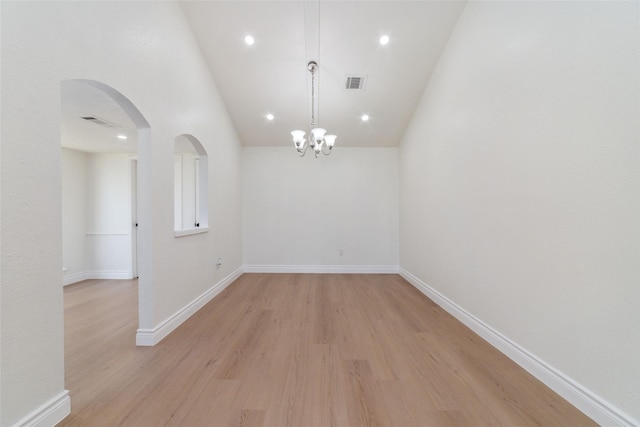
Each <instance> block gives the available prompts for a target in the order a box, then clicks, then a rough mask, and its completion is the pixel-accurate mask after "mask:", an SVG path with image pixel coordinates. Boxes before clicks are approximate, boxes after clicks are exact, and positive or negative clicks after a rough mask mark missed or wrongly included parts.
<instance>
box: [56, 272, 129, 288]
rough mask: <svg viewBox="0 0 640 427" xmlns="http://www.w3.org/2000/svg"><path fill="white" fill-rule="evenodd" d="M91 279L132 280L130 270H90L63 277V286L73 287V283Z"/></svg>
mask: <svg viewBox="0 0 640 427" xmlns="http://www.w3.org/2000/svg"><path fill="white" fill-rule="evenodd" d="M90 279H102V280H107V279H112V280H127V279H131V271H130V270H89V271H82V272H80V273H73V274H68V275H65V276H63V278H62V284H63V285H64V286H67V285H71V284H72V283H77V282H82V281H83V280H90Z"/></svg>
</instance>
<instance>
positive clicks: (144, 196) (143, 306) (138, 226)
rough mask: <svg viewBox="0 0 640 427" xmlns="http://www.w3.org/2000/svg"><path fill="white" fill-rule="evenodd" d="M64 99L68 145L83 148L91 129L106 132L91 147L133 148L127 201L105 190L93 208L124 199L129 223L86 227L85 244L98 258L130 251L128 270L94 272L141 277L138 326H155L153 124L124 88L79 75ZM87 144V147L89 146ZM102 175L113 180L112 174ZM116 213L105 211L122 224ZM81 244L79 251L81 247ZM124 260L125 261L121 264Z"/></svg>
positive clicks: (111, 206)
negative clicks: (106, 229)
mask: <svg viewBox="0 0 640 427" xmlns="http://www.w3.org/2000/svg"><path fill="white" fill-rule="evenodd" d="M61 99H62V119H61V133H62V136H63V140H64V139H65V137H69V135H73V138H71V137H69V139H73V142H68V143H67V144H66V145H67V146H68V148H71V149H72V148H74V147H75V148H77V149H80V150H82V147H83V145H82V144H86V141H83V139H84V138H85V135H84V134H83V132H84V131H86V130H87V129H89V131H90V132H92V135H93V136H94V137H95V135H100V137H99V138H94V139H93V140H92V144H93V147H92V149H91V150H90V151H94V152H103V153H104V152H108V153H127V155H128V157H129V158H128V163H127V165H126V166H125V167H126V168H128V171H127V174H126V175H127V179H128V183H127V184H128V185H129V194H128V196H127V197H128V200H127V202H126V203H125V202H123V199H122V197H120V198H117V197H115V198H114V197H113V195H112V194H110V193H113V191H111V190H108V191H103V192H101V193H108V194H107V195H105V194H101V197H102V199H101V200H100V201H97V202H96V201H93V202H94V203H93V205H92V208H91V209H94V210H96V211H97V210H99V207H100V206H102V207H104V206H107V207H108V208H109V209H111V210H112V211H115V210H117V209H118V208H119V209H120V210H121V211H122V209H123V206H122V204H125V205H126V208H124V209H126V210H127V211H128V218H127V219H126V226H123V222H122V221H120V222H119V225H118V226H115V227H116V231H118V232H103V230H101V229H100V228H98V229H95V230H93V229H91V230H87V231H85V232H84V234H85V237H86V239H85V240H86V241H91V242H90V243H88V245H90V246H91V247H88V248H87V247H86V248H84V249H85V251H86V252H87V253H89V254H90V255H92V256H94V257H95V258H96V259H97V257H98V256H99V255H100V254H99V252H100V251H103V252H105V251H106V252H111V253H112V254H116V255H117V256H120V258H119V259H116V260H114V259H109V260H108V261H109V262H112V264H114V265H120V266H122V265H123V263H124V262H125V261H124V259H123V255H122V254H123V253H124V254H128V256H127V255H124V258H127V260H126V262H127V268H126V269H123V268H119V269H118V268H115V269H113V268H112V269H110V270H109V269H106V270H105V269H103V270H101V269H100V268H97V269H94V270H90V272H89V274H94V275H96V274H98V275H100V274H103V275H107V276H108V274H112V275H113V274H116V275H117V274H118V272H119V274H121V275H124V274H126V275H127V276H129V277H138V278H139V281H138V328H139V329H145V328H151V327H152V298H153V289H152V277H151V272H152V269H151V221H150V218H151V215H150V206H151V178H150V177H151V173H150V166H149V162H150V148H149V147H150V143H151V141H150V137H151V133H150V127H149V123H148V122H147V120H146V119H145V118H144V116H143V115H142V113H141V112H140V111H139V110H138V109H137V107H136V106H135V105H134V104H133V103H132V102H131V101H130V100H129V99H128V98H127V97H125V96H124V95H123V94H122V93H120V92H119V91H117V90H116V89H114V88H112V87H111V86H108V85H106V84H104V83H101V82H98V81H95V80H84V79H73V80H65V81H63V82H61ZM83 129H84V131H83ZM109 137H111V140H109ZM119 138H122V139H119ZM125 138H126V139H125ZM64 145H65V144H64V143H63V146H64ZM84 147H85V150H86V145H85V146H84ZM107 163H108V162H107ZM110 167H111V169H110V170H111V172H109V173H110V174H111V176H119V179H121V178H122V176H121V175H122V174H118V172H117V171H114V169H113V165H111V166H110ZM117 167H120V170H121V171H122V164H121V163H120V166H117ZM117 167H116V169H117ZM109 173H107V175H108V174H109ZM102 178H103V179H104V180H109V176H107V177H106V178H105V177H102ZM96 179H98V178H96ZM63 193H64V192H63ZM109 196H111V198H109ZM120 196H121V195H120ZM95 197H97V196H95ZM118 200H119V201H120V202H118ZM96 206H97V207H96ZM112 213H113V212H106V213H105V212H102V213H101V215H102V216H104V217H106V219H107V220H109V221H110V223H111V224H113V223H118V221H115V220H113V218H110V217H109V215H110V214H112ZM94 222H95V223H96V224H104V223H105V221H102V222H101V221H94ZM118 227H119V228H118ZM63 228H64V227H63ZM125 228H126V229H125ZM63 232H64V231H63ZM125 238H126V239H125ZM123 245H125V246H126V248H125V249H126V250H125V249H123V247H124V246H123ZM75 249H76V250H77V248H75ZM94 261H95V260H94ZM100 262H102V263H103V264H104V263H106V262H107V261H105V260H104V259H102V260H101V261H99V262H98V264H100ZM118 262H119V263H120V264H117V263H118ZM103 264H100V266H102V265H103ZM114 271H115V273H114ZM109 272H110V273H109ZM78 274H80V273H78ZM121 278H126V277H121Z"/></svg>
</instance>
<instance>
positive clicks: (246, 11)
mask: <svg viewBox="0 0 640 427" xmlns="http://www.w3.org/2000/svg"><path fill="white" fill-rule="evenodd" d="M181 5H182V9H183V10H184V12H185V15H186V17H187V20H188V21H189V24H190V25H191V28H192V29H193V33H194V35H195V37H196V40H197V41H198V43H199V45H200V49H201V51H202V54H203V56H204V58H205V60H206V62H207V64H208V65H209V68H210V69H211V73H212V74H213V77H214V79H215V81H216V83H217V85H218V87H219V89H220V91H221V93H222V97H223V99H224V102H225V103H226V106H227V108H228V110H229V113H230V114H231V117H232V119H233V122H234V124H235V127H236V129H237V131H238V134H239V135H240V139H241V141H242V144H243V145H247V146H276V145H289V144H291V136H290V134H289V133H290V132H291V131H292V130H294V129H301V130H306V131H308V129H309V122H310V116H311V112H310V109H311V99H310V93H309V92H310V87H311V81H310V77H311V75H310V73H309V72H308V71H307V63H308V61H310V60H315V61H317V62H318V65H319V72H318V84H319V86H318V91H319V97H318V98H319V106H318V107H319V116H318V118H319V123H318V124H319V125H320V126H321V127H324V128H326V129H327V130H328V131H329V133H334V134H336V135H338V139H337V140H336V146H350V147H364V146H367V147H388V146H396V145H397V144H398V143H399V141H400V138H401V136H402V133H403V131H404V129H405V127H406V125H407V123H408V121H409V119H410V117H411V115H412V114H413V111H414V110H415V107H416V105H417V103H418V101H419V99H420V97H421V96H422V93H423V91H424V88H425V87H426V84H427V81H428V80H429V77H430V76H431V73H432V71H433V69H434V67H435V65H436V63H437V61H438V58H439V56H440V53H441V52H442V49H443V47H444V45H445V44H446V42H447V40H448V37H449V34H450V33H451V31H452V29H453V27H454V26H455V24H456V22H457V19H458V16H459V14H460V12H461V10H462V8H463V6H464V3H463V2H459V1H321V2H316V1H304V2H302V1H282V2H278V1H210V2H192V1H183V2H181ZM247 35H251V36H252V37H253V38H254V40H255V43H254V44H253V45H251V46H249V45H247V44H246V43H245V41H244V38H245V36H247ZM383 35H387V36H388V37H389V43H388V44H387V45H384V46H383V45H381V44H380V42H379V40H380V37H381V36H383ZM348 75H358V76H365V77H366V81H365V87H364V89H363V90H347V89H346V88H345V79H346V76H348ZM267 114H273V116H274V119H273V121H269V120H267V119H266V115H267ZM363 114H367V115H368V116H369V117H370V119H369V121H367V122H363V121H362V120H361V117H362V115H363Z"/></svg>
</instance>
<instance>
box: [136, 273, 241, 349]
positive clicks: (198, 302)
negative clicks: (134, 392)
mask: <svg viewBox="0 0 640 427" xmlns="http://www.w3.org/2000/svg"><path fill="white" fill-rule="evenodd" d="M241 275H242V267H240V268H238V269H237V270H236V271H234V272H233V273H231V274H230V275H228V276H227V277H225V278H224V279H222V280H221V281H220V282H218V283H216V284H215V285H213V286H212V287H211V288H210V289H209V290H207V291H206V292H205V293H203V294H202V295H200V296H199V297H197V298H196V299H194V300H193V301H191V302H190V303H189V304H187V305H186V306H184V307H182V308H181V309H180V310H178V311H177V312H175V313H174V314H173V315H172V316H170V317H169V318H168V319H166V320H165V321H164V322H162V323H161V324H159V325H158V326H156V327H155V328H153V329H138V332H137V333H136V345H138V346H149V347H150V346H154V345H156V344H158V343H159V342H160V341H161V340H162V339H163V338H165V337H166V336H167V335H169V334H170V333H171V332H173V330H174V329H176V328H177V327H178V326H180V325H181V324H182V323H183V322H184V321H185V320H187V319H188V318H189V317H191V316H193V314H194V313H195V312H197V311H198V310H200V309H201V308H202V307H204V305H205V304H207V303H208V302H209V301H211V300H212V299H213V298H214V297H215V296H216V295H218V294H219V293H220V292H222V291H223V290H224V289H225V288H226V287H227V286H229V285H230V284H231V283H233V282H234V281H235V280H236V279H237V278H238V277H240V276H241Z"/></svg>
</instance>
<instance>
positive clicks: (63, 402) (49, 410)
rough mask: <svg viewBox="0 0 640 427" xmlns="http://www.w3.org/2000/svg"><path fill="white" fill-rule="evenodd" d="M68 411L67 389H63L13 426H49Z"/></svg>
mask: <svg viewBox="0 0 640 427" xmlns="http://www.w3.org/2000/svg"><path fill="white" fill-rule="evenodd" d="M70 413H71V398H70V397H69V390H64V391H63V392H62V393H60V394H59V395H57V396H56V397H54V398H53V399H51V400H50V401H48V402H46V403H45V404H44V405H42V406H40V407H39V408H38V409H36V410H35V411H33V412H31V413H30V414H29V415H27V416H26V417H24V418H23V419H22V420H20V421H18V422H17V423H16V424H14V425H13V427H51V426H54V425H56V424H58V423H59V422H60V421H62V419H63V418H64V417H66V416H67V415H69V414H70Z"/></svg>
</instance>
